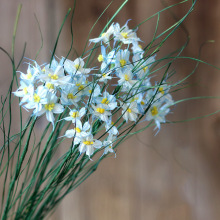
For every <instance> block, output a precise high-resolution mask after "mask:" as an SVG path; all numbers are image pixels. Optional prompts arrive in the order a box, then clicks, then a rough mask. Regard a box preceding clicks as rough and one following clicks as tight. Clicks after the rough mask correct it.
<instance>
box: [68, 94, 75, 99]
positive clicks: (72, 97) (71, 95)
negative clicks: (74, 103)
mask: <svg viewBox="0 0 220 220" xmlns="http://www.w3.org/2000/svg"><path fill="white" fill-rule="evenodd" d="M67 98H68V99H75V98H76V96H74V95H73V93H69V94H68V95H67Z"/></svg>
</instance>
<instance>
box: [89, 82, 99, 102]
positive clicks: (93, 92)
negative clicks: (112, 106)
mask: <svg viewBox="0 0 220 220" xmlns="http://www.w3.org/2000/svg"><path fill="white" fill-rule="evenodd" d="M87 89H88V91H89V94H87V95H88V96H89V97H90V96H91V99H92V100H93V99H95V98H96V97H97V96H99V95H100V93H101V88H100V86H99V84H97V83H96V82H94V84H92V83H90V84H89V85H88V87H87Z"/></svg>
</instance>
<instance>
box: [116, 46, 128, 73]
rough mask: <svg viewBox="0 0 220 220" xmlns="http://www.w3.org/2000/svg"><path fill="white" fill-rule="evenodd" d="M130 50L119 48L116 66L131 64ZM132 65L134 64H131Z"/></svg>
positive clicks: (122, 66)
mask: <svg viewBox="0 0 220 220" xmlns="http://www.w3.org/2000/svg"><path fill="white" fill-rule="evenodd" d="M129 57H130V52H129V50H128V49H126V50H119V51H118V52H117V53H116V55H115V68H116V70H117V68H119V69H121V68H125V67H126V68H127V67H128V66H130V65H131V63H130V61H129ZM131 67H132V66H131Z"/></svg>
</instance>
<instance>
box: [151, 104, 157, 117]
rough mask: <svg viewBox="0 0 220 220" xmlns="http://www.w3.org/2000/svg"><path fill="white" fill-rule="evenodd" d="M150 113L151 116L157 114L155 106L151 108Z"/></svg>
mask: <svg viewBox="0 0 220 220" xmlns="http://www.w3.org/2000/svg"><path fill="white" fill-rule="evenodd" d="M151 114H152V116H155V115H157V114H158V109H157V107H156V106H153V108H152V109H151Z"/></svg>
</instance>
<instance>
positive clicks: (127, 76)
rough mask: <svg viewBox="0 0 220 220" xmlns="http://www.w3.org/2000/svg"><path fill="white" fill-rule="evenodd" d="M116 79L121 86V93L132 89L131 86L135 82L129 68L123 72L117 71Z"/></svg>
mask: <svg viewBox="0 0 220 220" xmlns="http://www.w3.org/2000/svg"><path fill="white" fill-rule="evenodd" d="M118 77H119V78H120V80H118V85H123V87H124V88H123V91H126V90H127V89H130V88H132V86H133V85H134V84H135V83H136V82H137V80H134V79H133V73H132V71H131V69H130V68H126V69H125V70H124V71H119V74H118Z"/></svg>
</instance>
